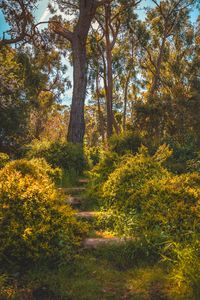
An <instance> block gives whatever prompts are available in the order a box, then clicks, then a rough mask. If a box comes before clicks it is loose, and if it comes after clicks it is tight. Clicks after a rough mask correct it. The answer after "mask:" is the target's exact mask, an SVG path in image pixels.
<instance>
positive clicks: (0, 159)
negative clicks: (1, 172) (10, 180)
mask: <svg viewBox="0 0 200 300" xmlns="http://www.w3.org/2000/svg"><path fill="white" fill-rule="evenodd" d="M9 159H10V158H9V155H8V154H6V153H1V152H0V169H1V168H2V167H4V166H5V164H6V163H7V162H8V161H9Z"/></svg>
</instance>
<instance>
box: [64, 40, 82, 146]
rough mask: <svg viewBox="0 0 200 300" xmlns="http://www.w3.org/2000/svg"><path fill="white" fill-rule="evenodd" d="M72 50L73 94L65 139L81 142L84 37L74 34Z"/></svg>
mask: <svg viewBox="0 0 200 300" xmlns="http://www.w3.org/2000/svg"><path fill="white" fill-rule="evenodd" d="M72 51H73V67H74V68H73V96H72V99H73V100H72V106H71V113H70V121H69V128H68V136H67V139H68V141H69V142H72V143H82V142H83V138H84V134H85V120H84V106H85V97H86V86H87V56H86V39H85V38H83V39H81V38H80V36H77V37H76V36H74V38H73V41H72Z"/></svg>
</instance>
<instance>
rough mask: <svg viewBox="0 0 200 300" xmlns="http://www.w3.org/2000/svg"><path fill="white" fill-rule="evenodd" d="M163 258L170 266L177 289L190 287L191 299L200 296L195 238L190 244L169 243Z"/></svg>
mask: <svg viewBox="0 0 200 300" xmlns="http://www.w3.org/2000/svg"><path fill="white" fill-rule="evenodd" d="M165 251H167V253H168V256H165V257H164V260H165V261H167V262H168V264H169V265H170V266H171V274H170V277H171V278H172V279H173V281H174V282H175V283H176V284H177V286H178V287H179V289H183V290H184V288H185V287H187V289H189V290H190V289H192V294H193V297H192V299H195V300H198V299H199V298H200V244H199V239H195V240H194V241H193V242H192V243H190V244H180V243H175V242H172V243H169V244H168V245H167V247H166V249H165Z"/></svg>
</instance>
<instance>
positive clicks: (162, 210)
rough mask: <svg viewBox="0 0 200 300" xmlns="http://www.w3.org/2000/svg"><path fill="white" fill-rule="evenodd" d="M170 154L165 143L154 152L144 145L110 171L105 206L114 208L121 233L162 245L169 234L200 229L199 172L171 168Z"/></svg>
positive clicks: (188, 235) (176, 236)
mask: <svg viewBox="0 0 200 300" xmlns="http://www.w3.org/2000/svg"><path fill="white" fill-rule="evenodd" d="M170 155H171V151H170V150H169V149H168V147H166V146H165V145H164V146H161V147H160V148H159V149H158V151H157V152H156V153H155V155H154V156H150V155H149V154H148V152H147V149H146V148H144V147H142V148H141V149H140V152H139V153H138V154H137V155H135V156H129V157H125V158H124V160H122V162H121V163H120V164H119V165H118V167H117V168H116V169H115V170H114V171H113V172H112V173H111V174H110V175H109V177H108V180H107V181H106V182H105V183H104V185H103V199H104V210H107V211H109V212H111V213H110V215H111V217H110V218H111V220H112V223H113V224H112V228H114V229H115V230H117V232H118V233H119V234H123V233H124V235H129V236H139V237H140V238H144V239H146V241H147V243H152V245H153V244H154V245H155V244H156V243H157V244H158V245H160V244H162V243H163V242H165V241H167V240H168V239H169V238H170V239H171V238H174V239H176V240H178V241H180V240H186V239H190V238H191V233H193V231H195V230H196V231H198V230H199V228H198V226H199V225H198V224H199V208H198V207H199V198H200V185H199V183H200V178H199V175H198V174H195V173H194V174H183V175H179V176H178V175H173V174H171V173H170V172H168V171H167V170H166V169H165V168H164V167H163V166H162V164H163V163H164V162H165V160H166V159H167V158H168V157H169V156H170ZM123 215H124V216H125V217H123ZM119 216H121V218H120V217H119ZM130 216H133V217H134V218H130ZM121 219H124V220H126V222H121V221H120V220H121ZM134 224H135V225H134Z"/></svg>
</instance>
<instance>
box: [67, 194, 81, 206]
mask: <svg viewBox="0 0 200 300" xmlns="http://www.w3.org/2000/svg"><path fill="white" fill-rule="evenodd" d="M81 202H82V198H81V197H78V196H76V197H74V196H70V197H69V198H68V199H67V200H66V201H65V203H67V204H69V205H71V206H78V205H81Z"/></svg>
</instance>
